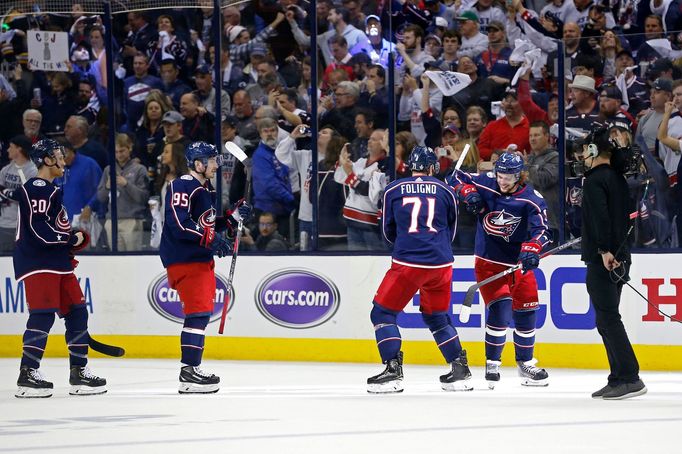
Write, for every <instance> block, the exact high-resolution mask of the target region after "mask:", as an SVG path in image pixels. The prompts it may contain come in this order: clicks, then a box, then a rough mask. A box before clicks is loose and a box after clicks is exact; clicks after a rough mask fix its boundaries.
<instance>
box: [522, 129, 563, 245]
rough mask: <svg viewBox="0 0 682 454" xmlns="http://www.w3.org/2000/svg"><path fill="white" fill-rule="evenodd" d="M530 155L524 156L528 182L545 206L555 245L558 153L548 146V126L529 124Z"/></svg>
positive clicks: (557, 203) (557, 233)
mask: <svg viewBox="0 0 682 454" xmlns="http://www.w3.org/2000/svg"><path fill="white" fill-rule="evenodd" d="M528 143H529V144H530V153H528V154H524V160H525V161H526V170H528V180H529V181H530V183H531V184H532V185H533V187H534V188H535V189H537V190H538V192H540V194H542V196H543V197H544V199H545V203H546V204H547V219H548V221H549V228H550V230H551V231H552V238H553V241H554V242H555V243H557V244H558V241H559V153H558V152H557V151H556V150H555V149H553V148H551V147H550V146H549V126H547V123H545V122H543V121H536V122H534V123H531V125H530V130H529V133H528Z"/></svg>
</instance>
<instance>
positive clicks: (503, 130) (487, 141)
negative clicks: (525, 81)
mask: <svg viewBox="0 0 682 454" xmlns="http://www.w3.org/2000/svg"><path fill="white" fill-rule="evenodd" d="M502 109H503V110H504V117H502V118H500V119H499V120H495V121H491V122H490V123H488V126H486V127H485V129H484V130H483V132H482V133H481V137H480V138H479V139H478V152H479V154H480V156H481V160H483V161H489V160H490V156H491V155H492V153H493V151H494V150H504V149H506V148H507V146H508V145H510V144H512V143H513V144H516V145H517V147H518V150H519V151H521V152H523V153H527V152H528V151H529V150H530V145H529V144H528V131H529V130H530V125H529V123H528V119H527V118H526V116H525V115H523V109H521V105H520V104H519V101H518V97H517V94H516V90H515V89H511V90H509V91H507V93H506V94H505V95H504V99H503V100H502Z"/></svg>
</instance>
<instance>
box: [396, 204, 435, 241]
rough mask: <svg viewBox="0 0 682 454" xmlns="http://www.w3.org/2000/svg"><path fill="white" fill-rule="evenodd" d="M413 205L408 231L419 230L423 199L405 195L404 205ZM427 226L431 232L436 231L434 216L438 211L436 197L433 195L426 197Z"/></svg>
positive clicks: (415, 231) (414, 231)
mask: <svg viewBox="0 0 682 454" xmlns="http://www.w3.org/2000/svg"><path fill="white" fill-rule="evenodd" d="M405 205H412V214H411V215H410V227H409V229H408V230H407V231H408V233H417V232H419V213H421V209H422V199H421V198H419V197H403V206H405ZM426 210H427V213H426V227H428V229H429V232H436V231H437V230H436V229H434V228H433V216H434V214H435V212H436V199H435V198H433V197H427V198H426Z"/></svg>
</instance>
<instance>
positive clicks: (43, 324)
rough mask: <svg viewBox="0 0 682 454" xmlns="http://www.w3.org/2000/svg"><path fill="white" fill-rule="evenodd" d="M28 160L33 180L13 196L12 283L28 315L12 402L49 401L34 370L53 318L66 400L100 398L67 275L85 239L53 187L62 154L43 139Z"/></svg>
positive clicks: (83, 316)
mask: <svg viewBox="0 0 682 454" xmlns="http://www.w3.org/2000/svg"><path fill="white" fill-rule="evenodd" d="M30 157H31V160H32V161H33V163H34V164H35V165H36V167H37V168H38V175H37V176H36V177H35V178H31V179H29V180H28V181H26V182H25V183H24V185H23V186H22V187H21V188H19V189H17V190H16V194H15V196H14V197H15V198H16V200H18V202H19V221H18V224H17V237H16V246H15V248H14V256H13V259H14V274H15V278H16V280H17V281H23V282H24V289H25V292H26V303H27V305H28V312H29V316H28V322H26V331H25V332H24V338H23V354H22V357H21V367H20V371H19V379H18V380H17V385H18V387H19V389H18V391H17V393H16V396H17V397H50V396H51V395H52V390H53V385H52V383H50V382H48V381H47V380H45V378H44V377H43V375H42V374H41V373H40V372H39V370H38V369H39V368H40V361H41V360H42V357H43V353H44V352H45V347H46V346H47V336H48V334H49V333H50V329H51V328H52V325H53V324H54V320H55V317H54V316H55V313H57V314H58V315H59V317H60V318H63V319H64V324H65V325H66V335H65V337H66V344H67V346H68V349H69V364H70V367H71V373H70V375H69V384H70V385H71V390H70V391H69V394H71V395H92V394H103V393H105V392H106V384H107V381H106V380H105V379H103V378H100V377H97V376H96V375H94V374H93V373H92V372H90V369H89V368H88V367H87V364H88V342H89V335H88V311H87V308H86V307H85V298H84V296H83V292H82V291H81V288H80V285H79V284H78V279H77V278H76V276H75V275H74V273H73V270H74V267H75V266H76V265H77V264H78V262H77V261H76V260H75V259H74V258H73V254H74V253H75V252H76V251H78V250H80V249H82V248H84V247H86V246H87V244H88V241H89V239H88V237H87V235H86V234H84V233H83V232H80V231H74V230H71V224H70V223H69V216H68V214H67V213H66V209H65V208H64V206H63V205H62V191H61V189H59V188H58V187H57V186H55V185H54V184H53V181H54V179H55V178H58V177H61V176H62V175H64V168H65V165H66V164H65V163H64V152H63V149H62V147H61V146H60V145H59V144H58V143H57V142H55V141H54V140H50V139H45V140H41V141H39V142H37V143H36V144H34V145H33V147H32V149H31V153H30Z"/></svg>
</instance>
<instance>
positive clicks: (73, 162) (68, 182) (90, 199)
mask: <svg viewBox="0 0 682 454" xmlns="http://www.w3.org/2000/svg"><path fill="white" fill-rule="evenodd" d="M57 142H58V143H59V144H60V145H61V146H62V147H64V162H65V163H66V168H65V169H64V176H62V177H59V179H57V180H55V184H56V185H57V186H61V188H62V191H63V194H64V201H63V204H64V207H66V212H67V214H68V215H69V222H73V220H74V217H76V216H78V217H79V221H80V222H91V221H92V222H97V221H96V220H94V219H92V213H93V211H97V210H96V208H97V185H98V184H99V181H100V180H101V179H102V168H101V167H100V166H99V165H98V164H97V161H95V160H94V159H92V158H90V157H88V156H84V155H81V154H80V153H78V152H77V151H76V149H75V148H74V147H73V146H72V145H71V144H70V143H69V142H67V141H66V140H64V139H60V140H58V141H57Z"/></svg>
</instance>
